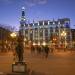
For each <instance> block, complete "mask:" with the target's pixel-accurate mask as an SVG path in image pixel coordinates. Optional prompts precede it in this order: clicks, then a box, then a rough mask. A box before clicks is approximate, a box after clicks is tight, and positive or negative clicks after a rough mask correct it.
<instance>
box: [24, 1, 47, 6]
mask: <svg viewBox="0 0 75 75" xmlns="http://www.w3.org/2000/svg"><path fill="white" fill-rule="evenodd" d="M47 2H48V0H25V4H26V5H27V6H30V7H31V6H35V5H37V4H41V5H43V4H46V3H47Z"/></svg>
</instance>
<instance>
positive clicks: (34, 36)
mask: <svg viewBox="0 0 75 75" xmlns="http://www.w3.org/2000/svg"><path fill="white" fill-rule="evenodd" d="M20 29H21V33H22V35H23V36H24V41H25V45H26V46H27V45H28V46H29V44H30V43H32V44H33V45H45V44H46V45H49V46H51V47H52V46H54V47H65V48H66V47H70V46H72V36H71V29H70V19H69V18H63V19H58V20H57V21H55V20H52V21H51V20H42V21H38V22H37V23H35V22H34V21H33V23H30V24H27V23H26V18H25V11H24V7H23V8H22V16H21V20H20Z"/></svg>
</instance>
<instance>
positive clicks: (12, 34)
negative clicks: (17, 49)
mask: <svg viewBox="0 0 75 75" xmlns="http://www.w3.org/2000/svg"><path fill="white" fill-rule="evenodd" d="M10 36H11V38H12V46H13V47H12V48H13V49H14V41H16V40H15V38H16V36H17V35H16V33H15V32H12V33H11V34H10Z"/></svg>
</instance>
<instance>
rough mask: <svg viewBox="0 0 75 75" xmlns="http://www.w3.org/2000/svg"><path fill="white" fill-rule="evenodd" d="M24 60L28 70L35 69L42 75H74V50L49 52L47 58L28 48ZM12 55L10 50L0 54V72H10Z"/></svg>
mask: <svg viewBox="0 0 75 75" xmlns="http://www.w3.org/2000/svg"><path fill="white" fill-rule="evenodd" d="M24 55H25V56H24V58H25V62H26V63H27V67H28V68H29V69H30V72H32V71H35V72H37V73H42V74H43V75H44V74H45V75H74V74H75V71H74V70H75V53H74V52H72V53H71V52H69V51H67V52H63V51H61V52H54V54H52V53H49V56H48V58H45V57H44V55H43V54H42V55H37V54H33V55H31V53H30V50H25V54H24ZM12 63H13V55H12V52H9V53H7V54H6V53H1V54H0V73H1V74H2V72H3V73H4V74H6V73H11V72H12Z"/></svg>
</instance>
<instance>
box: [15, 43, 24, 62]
mask: <svg viewBox="0 0 75 75" xmlns="http://www.w3.org/2000/svg"><path fill="white" fill-rule="evenodd" d="M23 52H24V51H23V45H22V44H21V43H18V44H17V46H16V54H17V57H18V62H22V61H23Z"/></svg>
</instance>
